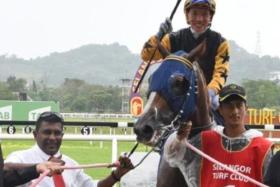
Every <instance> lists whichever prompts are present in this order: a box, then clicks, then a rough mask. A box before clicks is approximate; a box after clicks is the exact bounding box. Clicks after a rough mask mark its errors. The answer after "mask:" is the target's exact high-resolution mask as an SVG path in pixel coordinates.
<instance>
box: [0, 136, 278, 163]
mask: <svg viewBox="0 0 280 187" xmlns="http://www.w3.org/2000/svg"><path fill="white" fill-rule="evenodd" d="M267 139H268V140H270V141H272V142H274V143H275V144H278V145H279V144H280V138H267ZM0 140H34V137H33V135H32V134H0ZM63 140H64V141H70V140H72V141H111V142H112V162H115V161H116V160H117V159H118V141H124V142H136V136H135V135H105V134H104V135H97V134H93V135H77V134H65V135H64V136H63Z"/></svg>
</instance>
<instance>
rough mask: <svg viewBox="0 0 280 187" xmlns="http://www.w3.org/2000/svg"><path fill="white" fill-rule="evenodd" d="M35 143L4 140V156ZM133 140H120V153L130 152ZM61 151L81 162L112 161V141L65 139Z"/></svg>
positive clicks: (102, 173)
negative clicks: (101, 144) (101, 142)
mask: <svg viewBox="0 0 280 187" xmlns="http://www.w3.org/2000/svg"><path fill="white" fill-rule="evenodd" d="M33 145H34V141H27V140H25V141H23V140H22V141H19V140H4V141H2V149H3V154H4V158H5V157H7V155H8V154H10V153H11V152H13V151H16V150H22V149H28V148H30V147H31V146H33ZM133 145H134V143H133V142H118V155H120V153H122V152H129V151H130V150H131V148H132V147H133ZM148 149H149V148H147V147H146V146H143V145H141V146H139V147H138V148H137V151H147V150H148ZM61 152H62V153H63V154H66V155H68V156H70V157H71V158H73V159H74V160H76V161H77V162H78V163H79V164H92V163H104V162H106V163H110V162H111V161H112V147H111V142H103V147H101V146H100V142H99V141H93V142H90V141H64V142H63V144H62V145H61ZM85 172H86V173H87V174H88V175H90V176H91V177H92V178H93V179H101V178H104V177H106V176H107V175H109V174H110V169H87V170H85Z"/></svg>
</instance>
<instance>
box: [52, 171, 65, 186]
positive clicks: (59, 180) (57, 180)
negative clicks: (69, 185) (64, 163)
mask: <svg viewBox="0 0 280 187" xmlns="http://www.w3.org/2000/svg"><path fill="white" fill-rule="evenodd" d="M52 177H53V182H54V186H55V187H65V183H64V180H63V177H62V175H61V174H55V175H53V176H52Z"/></svg>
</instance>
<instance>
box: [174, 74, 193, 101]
mask: <svg viewBox="0 0 280 187" xmlns="http://www.w3.org/2000/svg"><path fill="white" fill-rule="evenodd" d="M169 84H170V88H171V91H172V93H173V94H174V95H176V96H181V95H185V94H186V93H187V91H188V90H189V87H190V82H189V81H188V80H187V79H186V77H185V76H184V75H182V74H178V73H174V74H172V75H171V76H170V78H169Z"/></svg>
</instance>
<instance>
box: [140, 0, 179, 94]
mask: <svg viewBox="0 0 280 187" xmlns="http://www.w3.org/2000/svg"><path fill="white" fill-rule="evenodd" d="M180 2H181V0H177V2H176V5H175V7H174V8H173V10H172V12H171V14H170V17H169V19H170V20H171V21H172V19H173V17H174V15H175V12H176V10H177V8H178V6H179V4H180ZM163 36H164V35H162V36H160V38H159V41H161V40H162V38H163ZM157 50H158V45H157V46H156V48H155V50H154V51H153V53H152V56H151V58H150V59H149V61H148V63H147V66H146V67H145V69H144V71H143V74H142V76H141V78H140V80H139V82H138V84H137V86H136V87H135V89H134V93H136V92H137V90H138V89H139V87H140V85H141V83H142V81H143V79H144V77H145V75H146V73H147V71H148V69H149V67H150V65H151V62H152V60H153V58H154V56H155V54H156V51H157Z"/></svg>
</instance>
